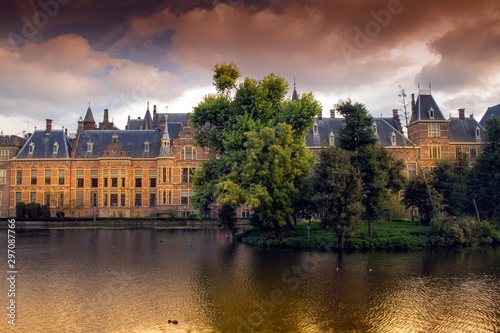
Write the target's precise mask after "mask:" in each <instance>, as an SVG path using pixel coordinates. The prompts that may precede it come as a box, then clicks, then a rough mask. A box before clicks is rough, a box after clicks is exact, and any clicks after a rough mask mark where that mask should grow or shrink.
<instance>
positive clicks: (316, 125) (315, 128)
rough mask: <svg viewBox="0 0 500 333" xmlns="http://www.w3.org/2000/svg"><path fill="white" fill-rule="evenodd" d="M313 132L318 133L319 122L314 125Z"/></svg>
mask: <svg viewBox="0 0 500 333" xmlns="http://www.w3.org/2000/svg"><path fill="white" fill-rule="evenodd" d="M313 133H314V134H318V123H316V122H315V123H314V125H313Z"/></svg>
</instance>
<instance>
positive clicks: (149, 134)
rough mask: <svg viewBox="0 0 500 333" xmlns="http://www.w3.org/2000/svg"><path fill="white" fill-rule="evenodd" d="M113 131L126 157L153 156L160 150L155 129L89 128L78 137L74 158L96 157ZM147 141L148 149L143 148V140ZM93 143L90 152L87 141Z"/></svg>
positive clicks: (159, 135)
mask: <svg viewBox="0 0 500 333" xmlns="http://www.w3.org/2000/svg"><path fill="white" fill-rule="evenodd" d="M113 133H116V134H118V141H119V142H121V144H122V145H123V148H124V149H125V150H126V152H127V157H132V158H154V157H157V156H158V154H159V152H160V143H161V133H160V131H157V130H139V131H135V130H126V131H122V130H120V131H112V130H91V131H83V132H82V134H81V135H80V138H79V139H78V143H77V146H76V149H75V156H74V158H98V157H101V156H102V153H103V152H104V150H105V149H106V147H107V146H108V144H109V143H110V142H111V140H112V135H113ZM146 141H147V142H149V144H150V147H149V151H147V152H146V151H145V150H144V142H146ZM88 142H91V143H93V146H92V152H87V143H88Z"/></svg>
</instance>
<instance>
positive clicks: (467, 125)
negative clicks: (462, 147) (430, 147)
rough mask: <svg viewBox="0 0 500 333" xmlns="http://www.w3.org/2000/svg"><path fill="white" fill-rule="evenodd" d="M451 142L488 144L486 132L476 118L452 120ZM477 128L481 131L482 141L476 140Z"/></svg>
mask: <svg viewBox="0 0 500 333" xmlns="http://www.w3.org/2000/svg"><path fill="white" fill-rule="evenodd" d="M449 126H450V127H449V129H450V142H451V143H454V142H486V140H487V139H486V130H485V129H484V127H483V126H481V125H480V124H479V123H478V122H477V120H476V119H474V118H464V119H460V118H450V125H449ZM476 128H479V130H480V138H481V139H480V140H479V141H478V140H477V138H476Z"/></svg>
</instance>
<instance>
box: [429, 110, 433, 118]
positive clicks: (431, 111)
mask: <svg viewBox="0 0 500 333" xmlns="http://www.w3.org/2000/svg"><path fill="white" fill-rule="evenodd" d="M429 118H430V119H434V109H433V108H432V107H430V108H429Z"/></svg>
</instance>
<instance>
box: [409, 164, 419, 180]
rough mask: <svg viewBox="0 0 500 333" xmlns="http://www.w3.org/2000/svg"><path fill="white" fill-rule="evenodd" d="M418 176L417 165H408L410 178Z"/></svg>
mask: <svg viewBox="0 0 500 333" xmlns="http://www.w3.org/2000/svg"><path fill="white" fill-rule="evenodd" d="M416 176H417V163H408V178H413V177H416Z"/></svg>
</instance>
